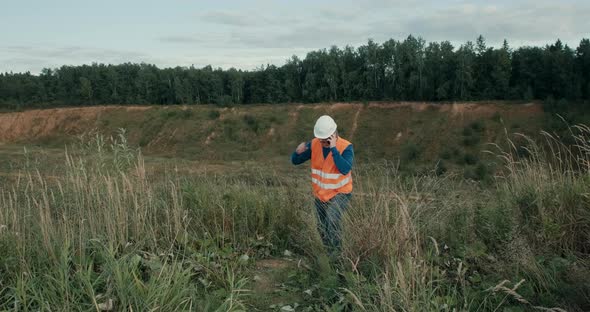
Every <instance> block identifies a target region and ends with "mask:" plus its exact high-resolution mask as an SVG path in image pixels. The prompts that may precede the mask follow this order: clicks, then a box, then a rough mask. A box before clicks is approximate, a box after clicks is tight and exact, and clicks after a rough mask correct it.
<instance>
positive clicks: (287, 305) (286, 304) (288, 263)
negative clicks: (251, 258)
mask: <svg viewBox="0 0 590 312" xmlns="http://www.w3.org/2000/svg"><path fill="white" fill-rule="evenodd" d="M300 270H301V268H300V267H298V262H297V261H296V260H294V259H264V260H259V261H257V262H256V267H255V269H254V271H253V272H252V277H251V280H252V285H251V289H252V296H250V297H251V302H250V306H251V308H252V311H296V310H297V307H299V306H301V305H302V303H303V301H304V298H303V295H304V293H303V291H302V290H300V289H299V288H297V287H296V285H295V284H294V277H295V276H296V275H297V274H298V272H299V271H300Z"/></svg>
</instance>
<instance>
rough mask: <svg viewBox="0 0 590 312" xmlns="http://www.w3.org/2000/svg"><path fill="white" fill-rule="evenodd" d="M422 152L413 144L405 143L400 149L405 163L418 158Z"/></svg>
mask: <svg viewBox="0 0 590 312" xmlns="http://www.w3.org/2000/svg"><path fill="white" fill-rule="evenodd" d="M421 153H422V150H421V149H420V147H419V146H418V145H416V143H414V142H406V143H405V144H404V145H403V146H402V147H401V155H402V159H403V160H406V161H413V160H416V159H418V158H419V157H420V154H421Z"/></svg>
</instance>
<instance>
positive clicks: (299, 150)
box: [295, 142, 307, 154]
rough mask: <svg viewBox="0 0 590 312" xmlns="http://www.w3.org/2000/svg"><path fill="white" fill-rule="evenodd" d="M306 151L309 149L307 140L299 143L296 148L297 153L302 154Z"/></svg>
mask: <svg viewBox="0 0 590 312" xmlns="http://www.w3.org/2000/svg"><path fill="white" fill-rule="evenodd" d="M305 151H307V144H306V143H305V142H301V144H299V145H298V146H297V149H296V150H295V152H296V153H297V154H301V153H303V152H305Z"/></svg>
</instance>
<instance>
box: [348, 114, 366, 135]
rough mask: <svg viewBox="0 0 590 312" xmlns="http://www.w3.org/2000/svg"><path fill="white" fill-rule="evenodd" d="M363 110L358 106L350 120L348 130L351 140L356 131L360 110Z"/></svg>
mask: <svg viewBox="0 0 590 312" xmlns="http://www.w3.org/2000/svg"><path fill="white" fill-rule="evenodd" d="M362 110H363V106H359V108H358V109H357V110H356V114H354V120H353V122H352V129H351V130H350V136H349V138H350V141H352V140H353V138H354V133H355V132H356V128H357V126H358V121H359V116H360V114H361V111H362Z"/></svg>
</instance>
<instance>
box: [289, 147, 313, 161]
mask: <svg viewBox="0 0 590 312" xmlns="http://www.w3.org/2000/svg"><path fill="white" fill-rule="evenodd" d="M305 146H306V147H307V150H305V152H303V153H301V154H297V152H293V154H291V163H292V164H293V165H299V164H302V163H304V162H306V161H308V160H310V159H311V142H307V143H305Z"/></svg>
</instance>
